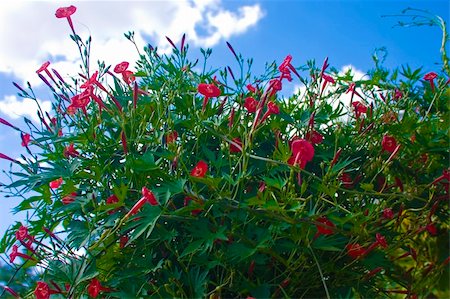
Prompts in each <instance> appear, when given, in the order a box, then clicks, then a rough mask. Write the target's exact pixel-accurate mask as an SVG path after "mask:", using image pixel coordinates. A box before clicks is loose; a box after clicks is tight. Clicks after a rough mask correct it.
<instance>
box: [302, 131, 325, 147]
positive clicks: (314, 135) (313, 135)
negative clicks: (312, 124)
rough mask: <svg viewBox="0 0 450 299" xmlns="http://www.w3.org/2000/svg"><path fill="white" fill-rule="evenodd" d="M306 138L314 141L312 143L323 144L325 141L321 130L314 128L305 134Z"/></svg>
mask: <svg viewBox="0 0 450 299" xmlns="http://www.w3.org/2000/svg"><path fill="white" fill-rule="evenodd" d="M305 138H306V139H307V140H309V141H311V142H312V144H321V143H322V141H323V136H322V134H320V133H319V132H317V131H315V130H313V131H312V132H308V133H306V135H305Z"/></svg>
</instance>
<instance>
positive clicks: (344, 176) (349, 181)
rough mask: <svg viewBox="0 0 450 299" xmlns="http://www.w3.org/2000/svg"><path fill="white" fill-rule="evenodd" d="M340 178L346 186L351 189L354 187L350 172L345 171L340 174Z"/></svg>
mask: <svg viewBox="0 0 450 299" xmlns="http://www.w3.org/2000/svg"><path fill="white" fill-rule="evenodd" d="M340 180H341V182H342V185H343V187H344V188H347V189H351V188H353V179H352V177H351V176H350V174H348V173H346V172H344V173H342V174H341V176H340Z"/></svg>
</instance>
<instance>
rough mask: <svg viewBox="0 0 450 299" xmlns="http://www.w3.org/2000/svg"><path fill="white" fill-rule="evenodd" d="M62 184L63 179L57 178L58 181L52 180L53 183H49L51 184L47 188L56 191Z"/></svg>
mask: <svg viewBox="0 0 450 299" xmlns="http://www.w3.org/2000/svg"><path fill="white" fill-rule="evenodd" d="M62 183H63V179H62V178H59V179H56V180H54V181H51V182H50V183H49V186H50V188H52V189H58V188H59V187H60V186H61V185H62Z"/></svg>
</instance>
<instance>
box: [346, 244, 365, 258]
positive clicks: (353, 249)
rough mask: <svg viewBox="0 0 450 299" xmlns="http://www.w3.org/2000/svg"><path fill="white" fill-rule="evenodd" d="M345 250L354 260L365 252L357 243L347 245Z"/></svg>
mask: <svg viewBox="0 0 450 299" xmlns="http://www.w3.org/2000/svg"><path fill="white" fill-rule="evenodd" d="M345 248H346V249H347V254H348V255H349V256H350V257H352V258H354V259H357V258H359V257H361V256H363V255H364V254H366V250H365V249H364V247H362V246H361V245H359V244H358V243H355V244H348V245H347V246H346V247H345Z"/></svg>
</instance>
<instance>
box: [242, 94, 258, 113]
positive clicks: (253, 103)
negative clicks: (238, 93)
mask: <svg viewBox="0 0 450 299" xmlns="http://www.w3.org/2000/svg"><path fill="white" fill-rule="evenodd" d="M258 104H259V102H258V101H257V100H255V99H254V98H252V97H248V98H245V102H244V107H245V109H247V111H248V112H250V113H255V112H256V107H257V106H258Z"/></svg>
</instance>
